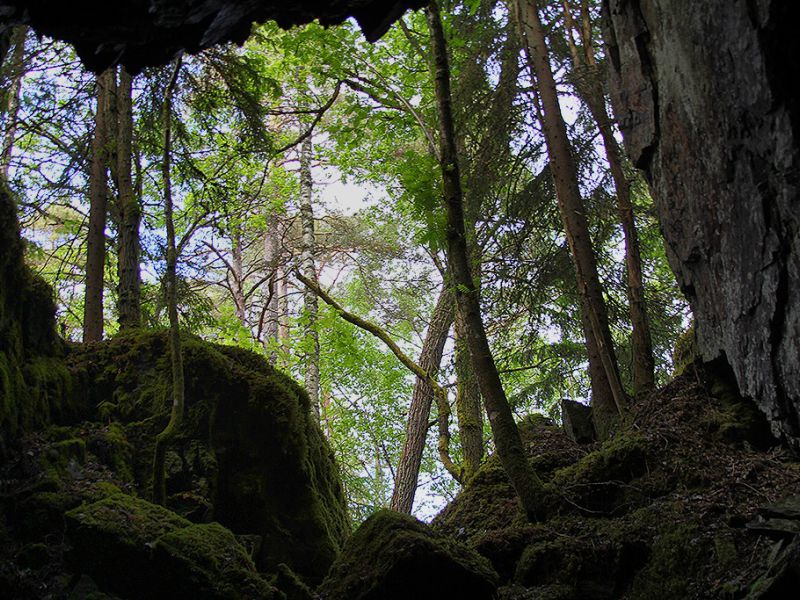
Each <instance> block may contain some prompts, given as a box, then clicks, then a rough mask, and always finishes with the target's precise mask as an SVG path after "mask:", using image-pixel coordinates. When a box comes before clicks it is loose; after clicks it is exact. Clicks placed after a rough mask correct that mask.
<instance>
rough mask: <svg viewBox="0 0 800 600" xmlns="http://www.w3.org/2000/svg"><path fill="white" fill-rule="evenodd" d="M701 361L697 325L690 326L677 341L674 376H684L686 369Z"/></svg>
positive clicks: (673, 357) (673, 368) (673, 365)
mask: <svg viewBox="0 0 800 600" xmlns="http://www.w3.org/2000/svg"><path fill="white" fill-rule="evenodd" d="M699 359H700V354H699V352H698V349H697V333H696V329H695V323H694V321H692V324H691V325H690V326H689V329H687V330H686V331H684V332H683V333H682V334H681V335H680V336H679V337H678V339H677V340H676V341H675V349H674V350H673V351H672V376H673V377H678V376H679V375H682V374H683V373H684V371H686V369H687V368H688V367H689V366H690V365H692V364H694V362H695V361H697V360H699Z"/></svg>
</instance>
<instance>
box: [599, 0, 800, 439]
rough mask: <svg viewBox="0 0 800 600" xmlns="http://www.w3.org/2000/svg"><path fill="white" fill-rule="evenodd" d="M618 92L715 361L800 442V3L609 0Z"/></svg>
mask: <svg viewBox="0 0 800 600" xmlns="http://www.w3.org/2000/svg"><path fill="white" fill-rule="evenodd" d="M604 4H605V11H606V42H607V48H608V53H609V58H610V63H611V76H612V99H613V103H614V107H615V110H616V113H617V117H618V119H619V121H620V126H621V129H622V132H623V134H624V136H625V145H626V147H627V150H628V152H629V154H630V156H631V158H632V159H633V161H634V162H635V164H636V165H637V166H638V167H639V168H641V169H643V170H644V172H645V174H646V176H647V178H648V180H649V182H650V184H651V187H652V190H653V195H654V198H655V201H656V204H657V206H658V210H659V214H660V218H661V225H662V229H663V232H664V237H665V240H666V245H667V254H668V256H669V259H670V263H671V265H672V268H673V269H674V271H675V273H676V275H677V277H678V281H679V283H680V284H681V286H682V288H683V290H684V292H685V293H686V295H687V297H688V299H689V301H690V302H691V305H692V309H693V311H694V314H695V317H696V319H697V338H698V342H699V346H700V351H701V353H702V354H703V357H704V358H705V359H706V360H711V359H715V358H719V357H724V358H726V359H727V361H728V363H729V364H730V366H731V367H732V369H733V372H734V374H735V376H736V379H737V382H738V384H739V387H740V389H741V391H742V393H743V394H745V395H747V396H749V397H751V398H753V399H754V400H755V401H756V402H757V403H758V404H759V406H760V407H761V409H762V410H763V411H764V413H765V414H766V415H767V417H768V418H769V420H770V422H771V424H772V427H773V430H774V431H775V433H776V434H779V435H781V436H782V437H783V438H785V439H787V440H788V441H790V442H791V443H793V444H794V445H795V446H800V377H798V374H800V343H799V340H800V243H799V242H800V201H798V156H797V151H798V98H797V95H796V94H795V93H794V92H793V87H792V86H793V82H794V79H795V75H794V73H793V69H794V67H793V63H794V59H795V58H796V57H797V55H798V36H797V35H796V33H795V32H794V31H793V25H794V23H797V17H798V16H800V6H798V4H797V3H794V2H779V1H777V0H708V1H707V2H703V3H697V2H692V1H690V0H604Z"/></svg>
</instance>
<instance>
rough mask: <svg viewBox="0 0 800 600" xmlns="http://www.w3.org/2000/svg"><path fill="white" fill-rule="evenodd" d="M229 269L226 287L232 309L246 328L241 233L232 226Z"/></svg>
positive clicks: (235, 226) (236, 226)
mask: <svg viewBox="0 0 800 600" xmlns="http://www.w3.org/2000/svg"><path fill="white" fill-rule="evenodd" d="M230 266H231V269H230V271H229V272H228V285H229V286H230V290H231V296H232V297H233V307H234V310H235V311H236V318H237V319H239V323H241V324H242V325H243V326H245V327H247V314H246V311H245V298H244V265H243V260H242V232H241V230H240V229H239V227H238V225H234V227H233V231H232V232H231V265H230Z"/></svg>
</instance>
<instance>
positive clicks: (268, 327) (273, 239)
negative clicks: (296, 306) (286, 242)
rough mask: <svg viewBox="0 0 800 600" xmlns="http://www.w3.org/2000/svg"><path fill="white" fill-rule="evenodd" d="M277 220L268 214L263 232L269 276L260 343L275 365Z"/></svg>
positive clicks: (278, 252) (276, 331) (276, 352)
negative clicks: (267, 351) (268, 350)
mask: <svg viewBox="0 0 800 600" xmlns="http://www.w3.org/2000/svg"><path fill="white" fill-rule="evenodd" d="M278 226H279V220H278V216H277V215H276V214H274V213H273V214H269V215H268V216H267V231H266V232H265V234H264V262H265V263H266V268H267V273H268V274H269V275H270V277H269V285H268V286H267V289H268V290H269V293H268V296H267V306H266V307H265V310H264V316H265V324H264V330H263V338H262V343H263V344H264V346H265V348H268V349H269V348H271V349H272V350H271V352H270V355H269V362H270V364H272V365H276V364H277V362H278V354H279V352H278V351H277V350H276V349H275V348H277V346H278V323H279V314H280V313H279V310H278V304H279V300H278V298H279V294H278V292H279V287H280V284H279V281H278V275H279V270H278V265H279V264H280V238H279V231H278Z"/></svg>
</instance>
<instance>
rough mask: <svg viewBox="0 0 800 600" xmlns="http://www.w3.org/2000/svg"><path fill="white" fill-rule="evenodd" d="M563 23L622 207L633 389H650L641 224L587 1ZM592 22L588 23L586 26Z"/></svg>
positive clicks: (650, 349) (578, 88)
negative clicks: (580, 46) (576, 35)
mask: <svg viewBox="0 0 800 600" xmlns="http://www.w3.org/2000/svg"><path fill="white" fill-rule="evenodd" d="M562 5H563V8H564V24H565V26H566V27H565V29H566V31H567V38H568V39H569V40H570V53H571V55H572V63H573V70H574V80H575V90H576V91H577V92H578V95H579V97H580V98H581V100H583V102H584V104H586V106H587V108H588V109H589V112H590V113H591V115H592V118H593V119H594V121H595V123H597V128H598V129H599V131H600V136H601V138H602V140H603V147H604V148H605V151H606V158H607V160H608V165H609V167H610V169H611V177H612V179H613V180H614V188H615V191H616V200H617V212H618V214H619V220H620V225H621V226H622V234H623V237H624V239H625V266H626V271H627V287H626V291H627V296H628V310H629V313H630V318H631V328H632V331H631V345H632V347H633V393H634V395H636V396H640V395H641V394H644V393H647V392H648V391H651V390H652V389H653V388H654V387H655V373H654V371H655V361H654V359H653V341H652V336H651V334H650V323H649V319H648V317H647V305H646V302H645V297H644V281H643V277H642V259H641V253H640V251H639V234H638V232H637V230H636V222H635V219H634V212H633V202H632V201H631V186H630V182H629V181H628V178H627V177H626V176H625V170H624V169H623V162H624V159H623V155H622V151H621V149H620V147H619V144H618V143H617V139H616V138H615V137H614V131H613V127H612V119H611V117H610V116H609V114H608V110H607V108H606V101H605V92H604V90H603V82H602V75H601V73H600V68H599V65H598V64H597V61H596V60H595V56H594V48H593V46H592V43H591V40H592V38H591V22H590V20H589V13H588V7H587V5H586V2H583V3H582V6H581V16H582V27H581V28H580V29H579V27H578V25H577V24H576V23H575V19H574V18H573V16H572V11H571V9H570V5H569V0H562ZM587 25H588V28H587ZM573 31H578V33H579V34H580V37H581V39H582V40H583V52H581V51H580V50H579V49H578V47H577V45H576V44H575V42H574V37H573Z"/></svg>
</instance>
